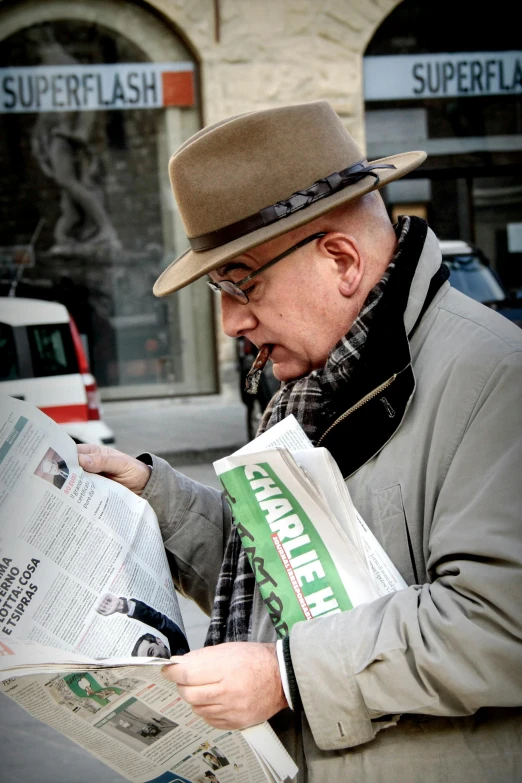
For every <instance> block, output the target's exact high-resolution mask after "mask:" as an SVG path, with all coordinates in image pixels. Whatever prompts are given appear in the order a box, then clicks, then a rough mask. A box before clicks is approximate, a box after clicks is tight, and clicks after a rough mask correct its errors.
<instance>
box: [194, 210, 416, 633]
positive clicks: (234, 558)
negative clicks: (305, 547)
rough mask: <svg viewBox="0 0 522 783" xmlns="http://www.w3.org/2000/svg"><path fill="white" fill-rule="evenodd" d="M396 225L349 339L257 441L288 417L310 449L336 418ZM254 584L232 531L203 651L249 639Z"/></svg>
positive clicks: (277, 400) (267, 421) (285, 394)
mask: <svg viewBox="0 0 522 783" xmlns="http://www.w3.org/2000/svg"><path fill="white" fill-rule="evenodd" d="M399 220H400V222H399V223H398V225H397V227H396V228H397V234H398V242H397V247H396V250H395V253H394V255H393V258H392V260H391V261H390V263H389V264H388V266H387V268H386V271H385V273H384V275H383V276H382V278H381V279H380V280H379V282H378V283H377V285H376V286H374V288H372V290H371V291H370V293H369V294H368V296H367V298H366V301H365V302H364V305H363V307H362V309H361V312H360V313H359V315H358V316H357V318H356V319H355V321H354V322H353V324H352V326H351V328H350V330H349V331H348V332H347V334H346V335H345V336H344V337H342V338H341V340H339V342H338V343H337V345H336V346H335V347H334V348H333V349H332V351H331V352H330V355H329V356H328V360H327V362H326V364H325V366H324V367H323V368H322V369H320V370H313V371H312V372H311V373H310V374H309V375H306V376H305V377H303V378H297V379H296V380H293V381H290V382H289V383H287V384H285V385H284V386H283V387H282V388H281V389H280V390H279V391H278V392H277V393H276V394H275V395H274V397H273V398H272V400H271V401H270V403H269V405H268V407H267V408H266V410H265V413H264V415H263V418H262V420H261V424H260V426H259V430H258V432H257V434H258V435H261V434H262V433H263V432H265V431H266V430H267V429H269V428H270V427H273V426H274V424H277V423H278V422H279V421H282V419H284V418H285V417H286V416H290V415H291V414H292V413H293V414H294V416H295V417H296V419H297V421H298V422H299V424H300V425H301V427H302V428H303V429H304V431H305V432H306V434H307V435H308V437H309V438H310V440H311V441H312V443H314V442H315V441H316V440H317V436H320V434H321V433H322V432H324V430H325V429H326V427H327V425H328V423H329V422H331V421H332V420H334V419H335V418H337V415H338V412H337V411H336V410H335V408H336V400H337V399H338V392H339V390H342V388H343V387H344V386H346V385H347V384H348V383H349V382H350V378H351V376H352V374H353V368H354V365H355V363H356V362H357V361H358V360H359V359H360V357H361V352H362V351H363V348H364V344H365V342H366V338H367V336H368V330H369V328H370V325H371V322H372V316H373V314H374V311H375V308H376V306H377V305H378V303H379V301H380V300H381V298H382V295H383V293H384V289H385V287H386V283H387V282H388V280H389V278H390V275H391V274H392V272H393V270H394V268H395V266H396V264H397V261H398V259H399V256H400V254H401V252H402V249H403V247H404V242H405V239H406V237H407V235H408V231H409V228H410V222H411V221H410V218H409V217H402V218H400V219H399ZM254 588H255V578H254V574H253V572H252V569H251V567H250V563H249V561H248V557H247V555H246V553H245V550H244V549H243V547H242V545H241V539H240V537H239V534H238V532H237V528H236V526H235V525H232V529H231V531H230V536H229V538H228V542H227V545H226V549H225V554H224V558H223V564H222V566H221V571H220V574H219V578H218V583H217V587H216V595H215V598H214V605H213V607H212V617H211V619H210V625H209V629H208V633H207V638H206V640H205V646H211V645H214V644H221V643H222V642H246V641H248V639H249V638H250V628H251V621H252V606H253V600H254Z"/></svg>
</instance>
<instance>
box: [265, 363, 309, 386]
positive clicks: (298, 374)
mask: <svg viewBox="0 0 522 783" xmlns="http://www.w3.org/2000/svg"><path fill="white" fill-rule="evenodd" d="M272 372H273V373H274V378H276V379H277V380H278V381H280V382H281V383H288V381H294V380H296V378H302V377H303V375H307V374H308V373H309V372H310V369H309V368H308V367H307V366H304V364H303V363H302V362H292V361H289V362H274V361H273V362H272Z"/></svg>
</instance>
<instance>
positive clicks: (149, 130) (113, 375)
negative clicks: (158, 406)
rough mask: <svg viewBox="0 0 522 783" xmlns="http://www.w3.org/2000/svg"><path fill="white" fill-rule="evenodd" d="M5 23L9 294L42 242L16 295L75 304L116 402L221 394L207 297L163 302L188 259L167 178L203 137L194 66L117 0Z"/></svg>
mask: <svg viewBox="0 0 522 783" xmlns="http://www.w3.org/2000/svg"><path fill="white" fill-rule="evenodd" d="M22 10H23V11H24V13H23V14H22V13H21V11H22ZM0 17H1V18H0V21H1V22H2V29H3V30H4V31H6V33H7V34H6V35H5V37H4V39H3V40H2V42H1V44H0V68H1V71H0V122H1V125H2V133H1V134H0V158H1V160H2V167H1V173H0V205H1V211H2V216H3V220H2V226H1V228H0V231H1V238H0V245H1V246H2V247H3V253H2V258H3V262H4V263H3V269H2V290H1V293H2V294H4V295H5V294H6V293H7V290H8V289H9V286H10V284H11V282H12V279H13V277H14V274H15V273H14V271H13V270H14V265H13V264H12V263H11V264H10V263H9V262H10V252H11V251H10V249H13V248H17V247H18V248H20V247H23V246H28V245H29V246H31V254H30V255H31V258H32V259H34V263H33V264H32V266H31V267H30V268H27V269H26V270H25V271H24V274H23V277H22V279H21V281H20V283H19V285H18V287H17V294H18V295H20V296H24V295H25V296H30V297H36V298H46V299H57V300H59V301H61V302H63V303H64V304H65V305H66V306H67V307H68V309H69V310H70V312H71V313H72V315H73V317H74V318H75V320H76V322H77V325H78V328H79V330H80V333H81V334H82V336H83V339H84V342H85V343H86V345H87V347H88V351H89V357H90V361H91V366H92V370H93V372H94V374H95V376H96V378H97V381H98V384H99V385H100V386H101V387H102V393H103V395H104V397H105V398H106V399H110V398H114V397H119V398H121V397H136V396H142V395H143V396H151V395H166V394H178V393H185V394H186V393H197V392H212V391H215V377H214V360H213V359H214V357H213V345H214V340H213V324H212V312H211V303H210V301H209V297H208V294H207V291H206V290H203V289H204V288H206V286H204V285H201V286H195V287H194V290H191V291H184V292H179V293H178V294H176V295H174V296H172V297H170V298H169V299H167V300H157V299H156V298H155V297H154V296H153V295H152V285H153V282H154V280H155V279H156V277H157V276H158V275H159V273H160V272H161V271H162V269H163V268H164V267H165V266H166V265H167V264H168V263H169V262H170V261H171V260H172V259H173V258H174V257H176V255H178V254H180V253H181V252H183V250H185V244H186V238H185V236H184V232H183V229H182V228H181V226H180V224H179V217H178V215H177V213H176V211H175V205H174V200H173V197H172V195H171V193H170V187H169V181H168V172H167V166H168V159H169V156H170V155H171V154H172V152H173V151H174V150H175V149H176V148H177V147H178V146H179V145H180V144H181V143H182V142H183V141H184V140H185V139H186V138H188V137H189V136H190V135H191V134H192V133H194V132H195V131H196V130H198V128H199V127H200V113H199V108H198V81H197V62H196V59H195V57H194V54H193V53H192V52H191V51H190V50H189V48H188V47H187V45H186V44H185V43H184V42H183V41H182V40H181V38H180V37H179V36H178V35H176V33H175V32H174V31H173V30H172V29H170V28H169V27H167V26H166V25H165V24H164V23H163V21H162V20H160V19H159V18H157V17H155V16H153V15H152V14H149V13H147V12H146V11H145V10H144V9H142V8H140V7H139V6H137V5H134V4H128V3H125V4H122V3H117V2H114V0H103V1H101V0H89V2H88V3H85V4H84V3H73V4H71V3H68V2H62V0H53V2H50V3H43V4H38V3H37V4H34V3H22V4H19V5H18V6H15V7H14V8H13V7H11V8H9V9H7V8H6V9H5V10H2V11H0ZM31 19H32V21H31ZM12 252H13V253H14V250H13V251H12Z"/></svg>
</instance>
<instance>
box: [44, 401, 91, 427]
mask: <svg viewBox="0 0 522 783" xmlns="http://www.w3.org/2000/svg"><path fill="white" fill-rule="evenodd" d="M40 410H41V411H43V413H45V415H46V416H49V418H50V419H53V421H55V422H57V423H58V424H65V423H66V422H71V421H88V419H89V411H88V409H87V405H85V404H84V403H82V404H80V405H51V406H49V407H47V408H40Z"/></svg>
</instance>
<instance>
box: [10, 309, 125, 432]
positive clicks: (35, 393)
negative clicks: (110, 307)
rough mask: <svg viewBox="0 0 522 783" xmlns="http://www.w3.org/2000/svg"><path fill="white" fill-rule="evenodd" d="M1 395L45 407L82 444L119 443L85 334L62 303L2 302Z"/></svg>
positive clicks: (45, 410)
mask: <svg viewBox="0 0 522 783" xmlns="http://www.w3.org/2000/svg"><path fill="white" fill-rule="evenodd" d="M0 393H3V394H7V395H9V396H11V397H17V398H18V399H20V400H27V402H30V403H31V404H32V405H35V406H36V407H37V408H40V410H42V411H43V412H44V413H46V414H47V415H48V416H49V417H50V418H51V419H54V421H56V422H57V423H58V424H60V425H61V426H62V427H63V428H64V429H65V431H66V432H67V433H68V434H69V435H70V436H71V438H73V439H74V440H75V441H76V443H97V444H99V445H101V444H104V443H114V435H113V433H112V431H111V430H110V429H109V427H108V426H107V425H106V424H105V422H104V421H103V420H102V416H101V409H100V399H99V392H98V387H97V385H96V380H95V379H94V377H93V376H92V375H91V372H90V370H89V363H88V361H87V357H86V354H85V351H84V348H83V344H82V339H81V336H80V334H79V332H78V330H77V328H76V325H75V323H74V321H73V319H72V318H71V316H70V315H69V313H68V311H67V309H66V308H65V307H64V306H63V305H61V304H58V303H57V302H47V301H44V300H41V299H23V298H16V297H1V298H0Z"/></svg>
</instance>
